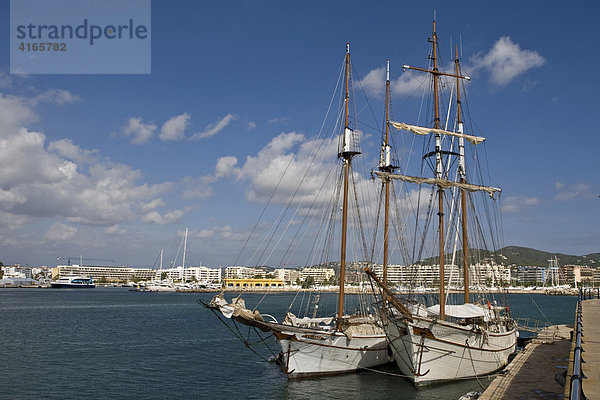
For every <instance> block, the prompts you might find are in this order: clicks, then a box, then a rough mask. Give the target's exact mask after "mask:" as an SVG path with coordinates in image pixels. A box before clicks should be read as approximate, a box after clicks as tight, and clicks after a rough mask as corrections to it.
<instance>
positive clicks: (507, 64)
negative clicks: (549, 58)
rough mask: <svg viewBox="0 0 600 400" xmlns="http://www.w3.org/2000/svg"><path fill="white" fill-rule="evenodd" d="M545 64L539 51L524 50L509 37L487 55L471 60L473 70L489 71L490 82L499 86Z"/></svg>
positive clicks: (498, 42) (500, 41)
mask: <svg viewBox="0 0 600 400" xmlns="http://www.w3.org/2000/svg"><path fill="white" fill-rule="evenodd" d="M545 62H546V60H545V59H544V57H542V56H541V55H540V54H539V53H538V52H537V51H534V50H522V49H521V48H520V46H519V45H518V44H517V43H514V42H513V41H512V40H511V39H510V37H508V36H503V37H501V38H500V39H498V41H497V42H496V43H494V46H493V47H492V48H491V49H490V51H489V52H488V53H487V54H485V55H481V54H477V55H475V56H473V57H472V58H471V63H472V68H473V70H478V69H485V70H488V71H489V72H490V82H491V83H493V84H494V85H497V86H504V85H507V84H508V83H510V82H511V81H512V80H513V79H514V78H516V77H517V76H519V75H522V74H524V73H525V72H527V71H528V70H530V69H532V68H536V67H540V66H542V65H543V64H544V63H545Z"/></svg>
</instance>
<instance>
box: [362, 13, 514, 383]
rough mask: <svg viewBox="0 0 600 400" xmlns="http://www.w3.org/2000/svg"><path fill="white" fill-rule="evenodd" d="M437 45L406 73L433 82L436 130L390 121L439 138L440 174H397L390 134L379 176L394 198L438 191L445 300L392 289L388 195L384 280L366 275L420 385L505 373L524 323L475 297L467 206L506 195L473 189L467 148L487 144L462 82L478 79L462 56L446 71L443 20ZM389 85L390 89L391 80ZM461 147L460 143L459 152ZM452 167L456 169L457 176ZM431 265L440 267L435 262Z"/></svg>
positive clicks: (401, 360)
mask: <svg viewBox="0 0 600 400" xmlns="http://www.w3.org/2000/svg"><path fill="white" fill-rule="evenodd" d="M430 42H431V43H432V53H431V57H430V59H431V61H432V65H431V69H426V68H417V67H410V66H406V65H405V66H403V69H412V70H416V71H421V72H425V73H428V74H430V75H431V77H432V81H433V82H432V83H433V86H432V91H433V106H434V124H433V128H427V127H421V126H416V125H409V124H406V123H397V122H390V121H389V119H387V125H392V126H394V127H395V128H397V129H399V130H402V131H405V132H411V133H413V134H416V135H423V136H426V137H428V138H429V139H430V138H432V137H433V139H434V141H433V144H434V149H433V151H431V152H429V153H427V154H426V155H425V156H424V157H423V160H425V159H432V160H434V161H432V162H431V163H430V164H429V165H430V166H431V169H432V170H433V171H432V172H433V176H432V177H426V176H409V175H405V174H400V173H396V171H395V170H396V169H397V168H396V167H394V166H393V165H392V163H391V157H390V156H389V153H390V146H389V142H388V133H387V129H386V135H385V140H384V142H383V145H382V152H381V154H382V156H381V163H380V166H379V171H377V172H375V174H376V175H377V176H378V177H379V178H380V179H381V180H382V182H383V185H384V186H385V188H386V192H387V193H389V185H391V183H392V182H393V181H394V180H400V181H402V182H403V183H407V184H416V185H424V184H428V185H431V187H432V190H431V192H430V196H431V197H430V199H431V201H430V205H434V204H435V203H436V202H435V201H434V199H435V198H436V197H437V200H438V201H437V215H438V224H437V227H438V231H437V233H436V235H434V236H437V237H436V238H434V239H435V241H437V245H438V246H439V249H438V256H437V261H438V266H439V293H438V298H437V299H434V301H433V303H434V304H432V305H429V304H427V303H426V302H425V301H423V297H424V296H415V297H412V298H411V297H410V296H399V295H397V294H395V293H394V292H393V291H392V290H391V289H390V288H389V287H388V285H387V284H388V280H387V276H386V275H385V271H386V267H387V262H388V254H387V253H388V246H387V241H388V236H389V234H388V231H387V230H388V228H387V218H388V208H389V204H388V203H389V194H388V195H386V204H385V207H386V212H385V218H386V223H385V228H384V229H385V233H384V249H383V259H384V261H383V270H384V276H383V277H381V276H378V275H376V274H375V273H374V272H373V271H372V270H371V269H369V268H366V269H365V271H366V272H367V274H368V275H369V276H370V277H371V278H372V280H373V281H374V282H375V283H376V287H378V288H379V289H380V291H381V292H380V293H381V297H382V300H383V303H382V314H383V315H384V317H383V320H384V321H385V322H384V325H385V331H386V334H387V336H388V339H389V341H390V346H391V349H392V352H393V355H394V359H395V361H396V363H397V364H398V367H399V368H400V370H401V372H402V374H403V375H405V376H406V377H408V378H409V379H410V380H411V381H412V382H413V383H414V384H415V385H416V386H421V385H427V384H431V383H434V382H436V383H437V382H444V381H452V380H458V379H466V378H473V377H478V376H481V375H485V374H489V373H492V372H494V371H497V370H500V369H502V368H503V367H504V366H505V365H507V364H508V361H509V355H510V354H512V353H513V352H515V351H516V345H517V336H518V333H517V330H516V323H515V322H514V320H513V319H512V318H511V317H510V313H509V310H508V307H499V306H498V305H497V303H496V302H495V301H494V300H488V299H486V298H485V297H480V298H479V300H477V301H472V296H471V295H470V292H469V287H470V279H469V278H470V277H473V276H475V277H479V275H477V274H476V273H474V271H475V270H476V269H477V265H470V264H473V263H472V262H471V261H470V260H471V259H472V257H470V256H469V247H468V240H467V237H468V234H469V232H468V229H467V208H468V207H467V202H469V201H470V195H471V193H472V192H473V193H476V192H483V193H486V194H489V196H490V197H492V198H493V197H494V196H496V195H498V194H499V193H500V189H498V188H495V187H491V186H484V185H477V184H472V183H469V182H468V176H467V173H466V168H465V141H468V142H470V143H471V144H473V145H474V146H475V145H477V144H479V143H481V142H483V141H484V140H485V139H484V138H482V137H479V136H473V135H467V134H465V133H464V132H463V122H462V119H461V118H462V116H461V102H460V81H461V80H464V79H470V78H469V77H467V76H464V75H461V71H460V65H459V61H458V54H457V53H458V51H457V50H456V51H455V54H456V60H455V72H454V73H447V72H442V71H440V70H439V69H438V41H437V34H436V30H435V21H434V23H433V35H432V38H431V39H430ZM441 77H448V78H451V79H455V80H456V98H457V103H456V109H457V118H456V125H455V126H456V129H455V131H449V130H448V129H443V128H442V127H441V126H440V112H439V93H438V91H439V83H440V82H439V80H440V79H441ZM386 86H387V87H388V90H389V76H388V83H387V85H386ZM388 93H389V92H388ZM456 142H458V146H457V144H456ZM430 143H431V141H430ZM450 146H454V148H456V147H458V152H456V151H453V150H452V147H450ZM451 167H454V169H453V168H451ZM452 170H454V171H457V175H456V176H455V177H454V179H452V177H451V173H450V171H452ZM446 191H448V192H450V193H451V195H450V196H449V197H451V198H452V199H451V201H454V200H456V202H457V203H458V202H459V203H460V205H457V207H452V208H451V210H452V211H451V213H450V214H451V215H452V214H454V216H453V217H451V218H449V219H453V220H454V221H455V222H454V223H455V225H453V226H454V227H455V228H449V232H448V234H451V235H452V234H453V233H454V232H451V230H452V229H455V232H456V238H457V239H458V238H459V237H461V238H462V260H463V268H462V269H463V271H462V275H463V279H462V280H463V288H464V298H463V299H461V300H460V301H458V302H457V303H458V304H447V303H448V301H447V299H448V293H447V291H446V286H447V285H449V282H448V280H449V276H448V275H449V274H448V273H447V271H445V267H446V265H445V264H446V260H445V253H446V251H447V248H446V240H447V236H445V234H444V228H445V227H446V226H448V221H444V215H445V214H444V206H445V205H446V201H445V197H444V194H445V192H446ZM452 191H453V192H452ZM452 193H453V194H452ZM431 208H432V211H431V212H430V213H429V216H433V214H434V213H435V210H434V207H431ZM474 208H475V207H474V205H473V203H470V207H469V211H470V210H474ZM455 209H456V210H458V209H460V218H456V211H455ZM417 219H419V218H417ZM474 220H475V221H476V223H477V224H479V222H480V221H479V220H478V219H476V218H474ZM475 230H476V231H481V227H480V226H479V225H478V226H477V229H475ZM477 233H479V232H477ZM423 236H425V235H423ZM448 236H450V235H448ZM433 247H435V246H433ZM455 250H456V246H455ZM455 254H456V253H455ZM419 255H420V252H419ZM453 258H454V257H453ZM429 262H433V261H431V260H430V261H429ZM413 267H414V268H413V269H414V270H415V271H417V274H418V268H419V266H418V265H417V264H413ZM451 275H452V274H450V276H451ZM473 297H474V296H473ZM490 301H491V302H490ZM435 303H437V304H435ZM428 305H429V306H428Z"/></svg>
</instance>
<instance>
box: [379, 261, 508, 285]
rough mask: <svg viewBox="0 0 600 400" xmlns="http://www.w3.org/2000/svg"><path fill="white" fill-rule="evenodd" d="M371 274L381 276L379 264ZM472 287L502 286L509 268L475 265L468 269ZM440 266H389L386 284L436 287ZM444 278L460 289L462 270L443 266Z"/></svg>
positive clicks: (505, 283) (381, 270)
mask: <svg viewBox="0 0 600 400" xmlns="http://www.w3.org/2000/svg"><path fill="white" fill-rule="evenodd" d="M373 272H375V274H377V275H379V276H383V266H382V265H381V264H378V265H374V266H373ZM469 272H470V282H471V285H472V286H490V287H496V286H502V285H508V284H509V282H510V280H511V276H512V275H511V271H510V268H508V267H505V266H503V265H498V264H475V265H471V266H470V267H469ZM439 274H440V266H439V265H437V264H435V265H409V266H404V265H389V266H388V283H389V284H391V285H412V286H421V287H430V288H431V287H437V286H438V284H439ZM444 276H445V280H446V282H449V283H450V287H451V288H452V287H461V286H462V282H463V269H462V267H459V266H458V265H453V264H450V265H445V269H444Z"/></svg>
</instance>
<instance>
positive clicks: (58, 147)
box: [48, 139, 98, 163]
mask: <svg viewBox="0 0 600 400" xmlns="http://www.w3.org/2000/svg"><path fill="white" fill-rule="evenodd" d="M48 151H49V152H55V153H56V154H57V155H58V156H59V157H64V158H68V159H69V160H72V161H75V162H77V163H90V162H93V161H96V160H95V154H96V153H98V150H84V149H82V148H81V147H79V146H77V145H74V144H73V141H72V140H71V139H60V140H56V141H54V142H50V143H48Z"/></svg>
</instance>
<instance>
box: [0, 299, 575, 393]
mask: <svg viewBox="0 0 600 400" xmlns="http://www.w3.org/2000/svg"><path fill="white" fill-rule="evenodd" d="M211 297H212V294H184V293H146V292H131V291H128V290H127V289H125V288H96V289H92V290H81V289H79V290H78V289H75V290H73V289H0V318H1V322H0V398H6V399H80V398H86V399H124V398H135V399H175V398H179V399H237V398H244V399H312V398H319V399H346V398H348V396H352V398H358V399H457V398H458V397H460V396H461V395H463V394H465V393H467V392H469V391H472V390H480V385H479V383H478V382H477V381H475V380H469V381H463V382H459V383H452V384H447V385H442V386H436V387H432V388H425V389H420V390H418V391H417V390H415V389H413V387H412V386H411V385H410V384H409V383H408V382H407V381H406V380H404V379H403V378H400V377H396V376H391V375H385V374H382V373H376V372H369V371H363V372H360V373H357V374H348V375H341V376H334V377H325V378H315V379H306V380H300V381H289V382H288V380H287V378H286V377H285V375H284V374H283V373H281V372H280V371H279V369H278V368H277V367H276V366H275V365H273V364H271V363H268V362H266V361H263V360H262V359H261V358H260V357H258V356H257V355H256V354H254V353H252V352H251V351H249V350H248V349H246V347H245V346H244V345H243V344H242V343H241V342H240V341H239V340H238V339H236V338H235V337H234V336H233V334H232V333H231V332H230V331H229V330H228V329H227V328H226V327H225V326H224V325H223V324H221V323H220V322H219V320H218V319H217V318H216V317H215V316H214V315H213V314H212V313H211V312H210V311H209V310H207V309H205V308H203V307H202V306H201V305H199V304H198V303H197V299H203V300H205V301H208V300H210V298H211ZM230 297H231V295H229V294H228V295H227V298H228V299H230ZM262 297H263V296H262V295H259V294H245V295H244V298H245V299H246V302H247V306H249V307H252V306H253V305H255V304H256V303H257V302H259V301H260V300H261V299H262ZM293 298H294V295H293V294H277V295H270V296H267V297H266V298H264V299H263V300H262V303H261V306H260V309H261V311H262V312H268V313H272V314H273V315H275V316H276V317H277V318H280V317H281V316H282V315H283V314H284V312H285V310H286V309H287V306H288V305H289V304H290V301H291V300H292V299H293ZM308 300H309V299H307V298H304V299H303V298H301V297H298V298H296V302H295V308H294V309H293V310H294V311H295V310H297V309H298V308H299V307H300V306H302V307H303V308H305V307H306V304H309V302H308ZM351 301H352V300H351ZM509 302H510V305H511V310H512V312H513V315H514V316H515V317H530V318H536V319H543V317H542V315H541V314H540V311H538V307H539V308H540V309H541V310H542V312H544V313H545V315H546V316H547V317H548V319H550V320H551V321H552V323H556V324H558V323H572V321H573V318H574V312H575V303H576V298H575V297H551V296H542V295H527V294H519V295H510V296H509ZM333 303H334V302H333V299H332V298H326V299H322V301H321V304H322V306H323V307H333ZM536 305H537V306H536ZM242 333H243V332H242ZM263 355H267V354H265V353H263ZM386 371H389V372H392V373H394V372H396V371H395V370H394V369H393V368H392V367H390V368H388V369H387V370H386ZM481 383H482V384H483V385H486V386H487V385H488V384H489V381H488V380H487V379H481Z"/></svg>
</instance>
